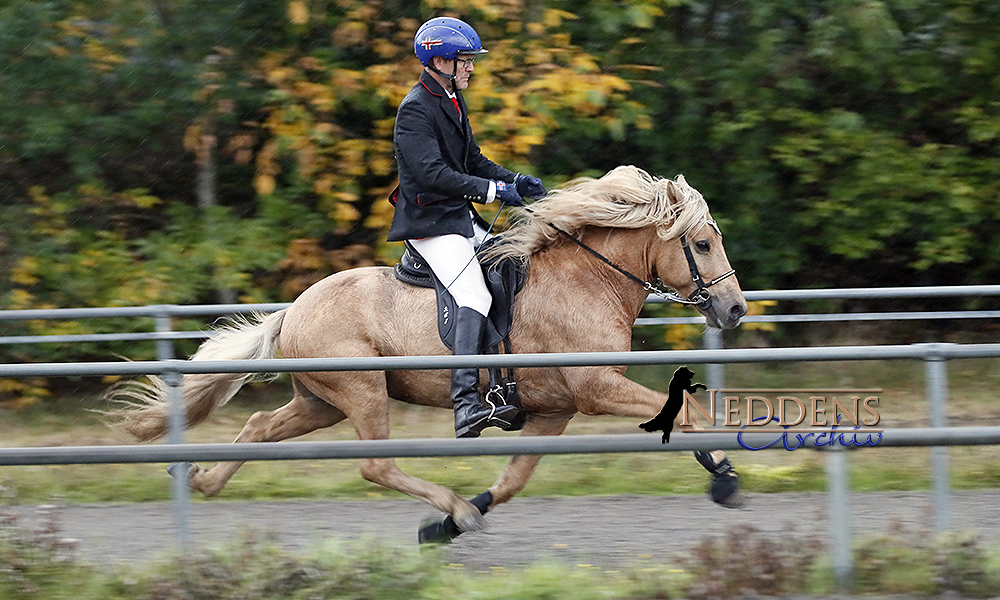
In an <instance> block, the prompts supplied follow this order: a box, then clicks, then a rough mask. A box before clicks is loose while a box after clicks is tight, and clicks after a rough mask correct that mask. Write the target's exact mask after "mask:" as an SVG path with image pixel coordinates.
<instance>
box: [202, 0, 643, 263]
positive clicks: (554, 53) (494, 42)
mask: <svg viewBox="0 0 1000 600" xmlns="http://www.w3.org/2000/svg"><path fill="white" fill-rule="evenodd" d="M311 6H312V8H313V9H315V10H316V11H317V13H318V12H319V11H320V9H319V8H318V5H312V3H311V1H310V0H289V1H288V15H289V20H290V22H291V23H293V24H294V25H296V26H299V27H301V28H303V29H302V30H303V31H304V32H307V33H313V32H314V31H313V28H316V29H315V31H316V32H319V31H323V33H324V34H326V35H329V36H330V38H329V39H330V40H331V43H332V44H333V45H334V46H337V47H341V48H358V49H361V48H363V49H364V50H365V51H366V52H370V53H371V54H372V55H373V56H375V57H377V59H376V60H377V64H371V65H367V66H366V68H364V69H363V70H362V69H350V68H344V67H345V64H347V65H350V64H352V63H345V62H343V61H340V60H331V59H330V58H329V57H328V55H327V54H326V53H318V52H313V51H311V50H310V49H308V48H296V47H294V46H291V47H287V48H284V49H282V50H279V51H274V52H269V53H267V54H265V55H264V56H263V57H262V58H260V59H259V63H258V65H257V69H256V73H255V75H256V77H257V78H258V79H259V80H260V81H262V82H264V83H265V84H266V85H267V86H269V87H270V88H271V92H272V93H271V94H270V98H271V99H272V100H271V103H270V104H269V105H268V106H266V107H265V114H264V116H263V118H261V119H260V120H259V121H258V122H256V123H253V124H251V125H253V126H255V128H256V131H255V134H254V135H253V136H244V137H242V138H240V139H239V140H238V141H236V140H235V138H234V140H231V141H229V142H228V144H226V146H225V148H226V151H227V152H228V153H230V154H232V155H233V156H234V157H237V161H238V162H240V163H241V164H248V163H249V162H250V161H251V160H253V162H254V164H255V166H256V173H255V176H254V181H253V183H254V187H255V189H256V191H257V193H258V194H261V195H271V194H275V193H278V191H279V190H278V188H279V187H280V186H283V185H285V183H284V182H286V181H287V182H289V185H295V186H301V185H302V184H303V183H304V184H305V186H306V189H307V190H309V192H310V193H312V194H315V195H316V196H318V198H315V199H310V200H309V201H310V202H313V201H315V202H316V206H319V207H322V209H323V210H325V211H327V213H328V214H329V215H330V217H331V218H332V219H334V220H336V222H337V224H338V227H344V226H353V225H354V224H355V223H357V222H358V221H359V220H360V219H361V215H362V214H364V213H367V217H366V218H365V220H364V223H363V225H364V226H365V227H375V228H380V229H384V228H387V227H388V225H389V223H390V222H391V218H392V207H391V205H389V204H388V203H387V202H386V201H385V200H384V198H385V196H386V194H387V193H388V192H389V191H390V190H391V189H392V187H393V186H394V185H395V183H394V182H391V178H392V174H393V170H394V168H395V163H394V158H393V146H392V129H393V125H394V115H395V109H396V107H397V106H398V105H399V103H400V102H401V101H402V99H403V97H404V96H405V95H406V94H407V93H408V92H409V90H410V88H411V87H412V86H413V85H414V84H415V83H416V80H417V77H418V76H419V74H420V71H421V66H420V64H419V62H418V61H417V60H416V58H415V57H414V56H413V46H412V40H413V37H412V36H413V32H414V31H415V30H416V28H417V27H418V26H419V25H420V21H419V20H417V19H399V20H397V21H390V20H388V19H386V18H385V16H384V15H385V14H386V13H385V11H384V10H383V6H382V0H367V1H365V2H358V1H353V0H336V1H335V2H333V3H331V4H330V5H329V6H328V7H327V8H325V9H324V10H325V11H327V12H328V11H336V13H337V15H338V19H337V20H336V25H335V28H334V29H333V31H332V32H330V31H329V30H326V29H322V28H325V27H329V25H328V24H326V23H324V22H323V21H322V20H321V19H311V18H310V7H311ZM423 6H424V7H425V8H427V9H429V10H430V12H433V14H438V15H453V16H459V17H461V18H466V19H467V20H470V22H474V23H475V25H476V28H477V30H479V32H480V35H481V36H482V37H483V41H484V45H485V46H486V47H487V48H488V49H489V50H490V53H489V54H487V55H484V56H483V57H481V59H480V60H478V61H477V62H476V68H475V74H474V76H473V85H472V87H471V88H470V89H468V90H467V91H466V92H465V93H464V96H465V99H466V102H467V103H468V105H469V107H470V119H471V121H472V126H473V129H474V130H475V131H476V137H477V141H479V143H480V146H481V147H482V149H483V152H484V153H485V154H486V155H487V156H488V157H489V158H491V159H492V160H494V161H495V162H497V163H500V164H503V165H505V166H510V167H513V168H515V169H518V166H521V167H520V168H523V165H526V164H528V163H530V161H531V153H532V151H533V149H535V148H537V147H539V146H542V145H544V144H545V142H546V137H547V132H549V131H552V130H555V129H558V128H559V127H560V126H561V125H562V124H563V123H564V122H565V120H567V119H577V118H586V119H589V120H591V122H593V123H600V124H602V125H603V126H604V127H606V128H607V129H608V130H609V131H610V132H611V133H612V135H615V136H622V135H624V132H625V131H627V128H629V127H640V128H650V127H652V121H651V118H650V117H649V115H648V114H646V112H645V111H644V110H643V107H641V106H639V105H638V104H637V103H635V102H632V101H630V100H629V99H628V97H627V95H628V93H629V91H630V86H629V84H628V82H626V81H625V80H624V79H622V78H621V77H618V76H615V75H611V74H608V73H603V72H602V70H601V66H600V65H599V64H598V62H597V60H596V59H595V58H594V57H593V56H591V55H589V54H587V53H586V52H584V51H583V50H582V49H580V48H579V47H577V46H574V45H573V44H572V41H571V38H570V35H569V33H567V32H566V31H565V30H563V29H562V26H563V25H564V24H565V22H566V21H569V20H573V19H577V18H578V17H577V16H576V15H575V14H573V13H572V12H568V11H565V10H561V9H558V8H552V7H539V6H537V5H535V4H534V3H525V2H524V1H523V0H473V1H472V2H469V1H467V0H466V1H462V2H459V1H458V0H425V1H424V2H423ZM359 110H361V111H365V117H364V118H367V117H368V116H369V115H370V116H371V121H365V122H362V123H355V122H351V119H352V118H355V117H356V115H357V114H358V113H357V111H359ZM346 115H351V116H350V117H347V116H346ZM186 133H187V135H186V136H185V138H186V141H188V137H190V138H192V139H194V138H197V137H199V136H198V133H199V132H198V131H197V130H195V129H192V130H191V131H189V132H186ZM286 171H293V172H287V173H286ZM361 182H364V183H361ZM355 205H356V206H355ZM379 252H380V253H382V252H392V253H395V252H397V249H395V248H394V247H391V246H386V247H383V248H380V249H379Z"/></svg>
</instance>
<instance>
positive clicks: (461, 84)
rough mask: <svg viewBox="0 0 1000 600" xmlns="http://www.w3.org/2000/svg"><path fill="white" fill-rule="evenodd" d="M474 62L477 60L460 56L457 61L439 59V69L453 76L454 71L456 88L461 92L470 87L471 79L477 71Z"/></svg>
mask: <svg viewBox="0 0 1000 600" xmlns="http://www.w3.org/2000/svg"><path fill="white" fill-rule="evenodd" d="M474 61H475V58H474V57H472V56H462V55H459V57H458V58H456V59H455V60H444V59H439V65H438V68H439V69H441V71H443V72H445V73H448V74H451V72H452V69H454V70H455V87H457V88H458V89H459V90H464V89H465V88H467V87H469V78H470V77H472V72H473V71H475V70H476V66H475V64H474Z"/></svg>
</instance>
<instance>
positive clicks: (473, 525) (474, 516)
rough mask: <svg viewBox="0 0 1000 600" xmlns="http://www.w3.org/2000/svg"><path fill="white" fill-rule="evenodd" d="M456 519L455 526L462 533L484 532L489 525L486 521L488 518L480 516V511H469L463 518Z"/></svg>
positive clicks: (455, 517)
mask: <svg viewBox="0 0 1000 600" xmlns="http://www.w3.org/2000/svg"><path fill="white" fill-rule="evenodd" d="M453 518H454V519H455V525H457V526H458V529H459V530H460V531H461V532H462V533H465V532H468V531H482V530H484V529H486V527H487V525H489V523H488V522H487V521H486V517H484V516H483V515H481V514H479V511H469V512H467V513H466V514H464V515H462V516H461V517H457V516H453Z"/></svg>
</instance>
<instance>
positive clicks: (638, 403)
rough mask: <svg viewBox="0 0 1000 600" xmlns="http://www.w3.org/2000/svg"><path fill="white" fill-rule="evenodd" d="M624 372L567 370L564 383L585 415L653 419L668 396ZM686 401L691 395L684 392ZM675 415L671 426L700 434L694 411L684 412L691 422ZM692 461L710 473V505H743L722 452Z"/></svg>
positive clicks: (614, 369)
mask: <svg viewBox="0 0 1000 600" xmlns="http://www.w3.org/2000/svg"><path fill="white" fill-rule="evenodd" d="M624 373H625V369H624V368H620V367H595V368H592V369H576V370H567V371H566V375H565V377H566V381H567V383H568V384H569V385H570V388H571V389H572V390H573V394H574V399H575V401H576V406H577V408H578V409H580V412H582V413H584V414H588V415H614V416H618V417H639V418H643V419H648V418H651V417H653V416H655V415H656V414H657V413H659V411H660V410H661V409H662V408H663V405H664V404H665V403H666V401H667V395H666V394H663V393H660V392H657V391H655V390H651V389H649V388H647V387H645V386H643V385H640V384H638V383H636V382H634V381H632V380H630V379H627V378H626V377H625V374H624ZM684 398H685V400H684V401H685V402H688V400H689V399H690V395H689V394H688V393H687V392H684ZM684 412H685V411H681V412H680V413H678V415H677V417H676V418H675V419H674V427H676V428H678V429H681V430H683V431H700V430H702V429H703V428H702V426H701V425H700V424H699V423H698V419H697V416H696V414H695V413H696V412H697V411H692V410H689V411H687V413H688V416H689V419H690V423H682V422H681V415H682V414H684ZM694 455H695V458H696V459H697V460H698V463H699V464H701V466H703V467H704V468H705V470H707V471H708V472H709V473H711V474H712V484H711V486H710V487H709V495H710V496H711V498H712V501H713V502H716V503H718V504H721V505H722V506H725V507H727V508H738V507H740V506H743V504H744V503H745V498H744V497H743V496H742V495H741V494H740V493H739V476H738V475H737V474H736V471H734V470H733V465H732V463H731V462H730V461H729V458H727V457H726V453H725V452H723V451H722V450H713V451H712V452H695V453H694Z"/></svg>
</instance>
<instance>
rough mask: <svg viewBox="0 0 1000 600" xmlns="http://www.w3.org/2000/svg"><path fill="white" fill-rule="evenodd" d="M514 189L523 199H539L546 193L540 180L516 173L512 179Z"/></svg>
mask: <svg viewBox="0 0 1000 600" xmlns="http://www.w3.org/2000/svg"><path fill="white" fill-rule="evenodd" d="M514 187H516V188H517V193H518V194H521V195H522V196H524V197H525V198H541V197H542V196H544V195H545V194H546V193H547V192H546V191H545V185H544V184H542V180H541V179H539V178H537V177H535V176H533V175H524V174H522V173H518V174H517V177H515V178H514Z"/></svg>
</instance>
